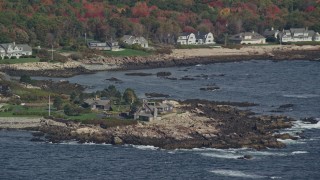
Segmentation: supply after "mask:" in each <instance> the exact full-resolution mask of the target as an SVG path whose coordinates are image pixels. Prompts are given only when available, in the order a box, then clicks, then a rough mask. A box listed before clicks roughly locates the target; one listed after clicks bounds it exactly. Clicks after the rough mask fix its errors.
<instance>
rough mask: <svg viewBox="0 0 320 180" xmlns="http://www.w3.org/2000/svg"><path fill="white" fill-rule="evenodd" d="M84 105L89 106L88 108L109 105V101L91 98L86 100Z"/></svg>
mask: <svg viewBox="0 0 320 180" xmlns="http://www.w3.org/2000/svg"><path fill="white" fill-rule="evenodd" d="M84 102H85V103H87V104H89V105H90V106H91V105H103V106H105V105H109V104H110V100H102V99H95V98H92V99H86V100H85V101H84Z"/></svg>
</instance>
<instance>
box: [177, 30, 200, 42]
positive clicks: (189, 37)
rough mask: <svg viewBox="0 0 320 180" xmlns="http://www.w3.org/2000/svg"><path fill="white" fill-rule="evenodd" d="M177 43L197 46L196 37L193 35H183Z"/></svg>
mask: <svg viewBox="0 0 320 180" xmlns="http://www.w3.org/2000/svg"><path fill="white" fill-rule="evenodd" d="M177 43H178V44H181V45H191V44H196V35H195V34H193V33H181V34H180V36H179V37H178V40H177Z"/></svg>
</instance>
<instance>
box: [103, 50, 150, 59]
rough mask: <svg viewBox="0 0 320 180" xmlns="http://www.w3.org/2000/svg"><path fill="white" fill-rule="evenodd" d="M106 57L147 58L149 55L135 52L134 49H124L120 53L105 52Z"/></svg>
mask: <svg viewBox="0 0 320 180" xmlns="http://www.w3.org/2000/svg"><path fill="white" fill-rule="evenodd" d="M104 53H105V54H106V55H108V56H115V57H122V56H149V55H151V53H149V52H145V51H140V50H135V49H124V50H122V51H105V52H104Z"/></svg>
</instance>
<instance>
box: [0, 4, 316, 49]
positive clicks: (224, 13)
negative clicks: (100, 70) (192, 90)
mask: <svg viewBox="0 0 320 180" xmlns="http://www.w3.org/2000/svg"><path fill="white" fill-rule="evenodd" d="M0 12H1V13H0V42H1V43H6V42H13V41H15V42H17V43H28V44H31V45H33V46H36V45H41V46H48V47H50V46H51V45H54V46H62V47H71V48H73V49H78V48H79V46H85V41H84V38H85V35H86V36H87V38H88V39H95V40H100V41H105V40H110V39H117V38H120V37H122V36H123V35H125V34H132V35H138V36H139V35H143V36H145V37H146V38H147V39H149V40H151V41H153V42H155V43H174V42H175V41H176V38H177V36H178V34H179V33H180V32H197V31H203V32H208V31H211V32H213V33H214V34H215V36H216V37H223V34H224V33H229V34H234V33H239V32H242V31H253V30H254V31H256V32H263V31H264V30H265V29H266V28H270V27H274V28H275V29H283V28H290V27H309V29H313V30H315V31H320V21H318V17H319V15H320V2H319V1H316V0H304V1H301V0H281V1H280V0H263V1H260V0H232V1H231V0H146V1H132V0H121V1H118V0H75V1H70V0H27V1H26V0H3V1H1V2H0Z"/></svg>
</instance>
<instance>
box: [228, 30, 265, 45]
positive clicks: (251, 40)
mask: <svg viewBox="0 0 320 180" xmlns="http://www.w3.org/2000/svg"><path fill="white" fill-rule="evenodd" d="M229 41H230V42H231V43H235V44H265V43H266V38H265V37H263V36H262V35H260V34H259V33H256V32H254V31H252V32H244V33H239V34H236V35H233V36H231V37H230V38H229Z"/></svg>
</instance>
